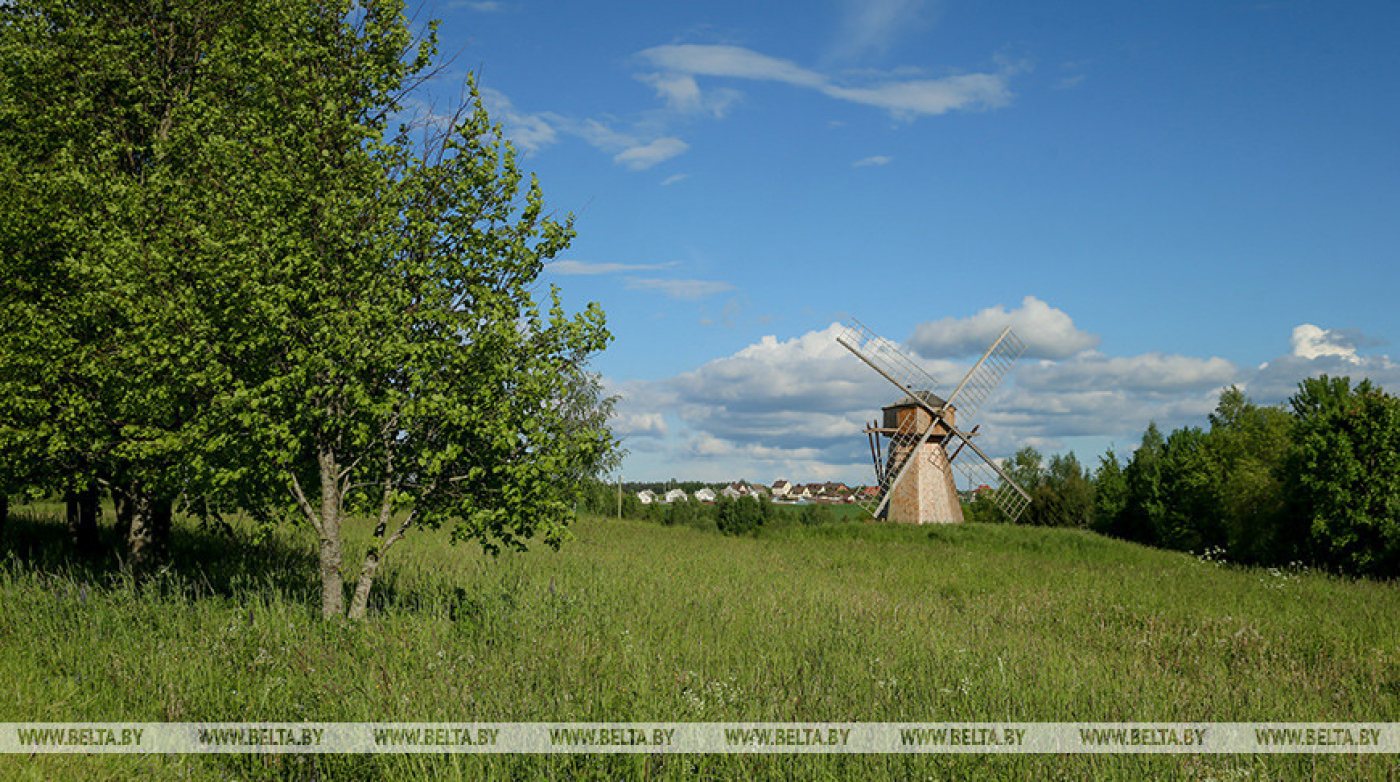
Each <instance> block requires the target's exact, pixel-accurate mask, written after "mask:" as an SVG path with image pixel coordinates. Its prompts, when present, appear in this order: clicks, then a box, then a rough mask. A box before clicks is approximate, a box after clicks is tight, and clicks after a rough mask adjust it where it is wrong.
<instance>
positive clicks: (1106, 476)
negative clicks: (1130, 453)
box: [1093, 448, 1128, 534]
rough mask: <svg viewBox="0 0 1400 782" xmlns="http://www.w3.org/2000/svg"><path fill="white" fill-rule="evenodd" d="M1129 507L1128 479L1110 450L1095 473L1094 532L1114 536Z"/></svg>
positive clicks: (1116, 455)
mask: <svg viewBox="0 0 1400 782" xmlns="http://www.w3.org/2000/svg"><path fill="white" fill-rule="evenodd" d="M1127 506H1128V479H1127V477H1126V476H1124V474H1123V466H1122V464H1120V463H1119V461H1118V454H1116V453H1114V451H1113V449H1112V448H1110V449H1109V450H1108V451H1107V452H1105V453H1104V455H1103V456H1101V457H1099V467H1098V469H1097V470H1095V471H1094V521H1093V528H1094V530H1095V531H1096V532H1100V533H1103V534H1113V533H1114V530H1115V529H1118V528H1119V525H1120V524H1122V517H1123V513H1124V511H1125V510H1126V509H1127Z"/></svg>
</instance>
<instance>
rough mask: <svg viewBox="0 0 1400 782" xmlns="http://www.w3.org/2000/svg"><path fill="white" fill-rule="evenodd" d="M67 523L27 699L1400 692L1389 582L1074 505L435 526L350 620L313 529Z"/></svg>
mask: <svg viewBox="0 0 1400 782" xmlns="http://www.w3.org/2000/svg"><path fill="white" fill-rule="evenodd" d="M57 524H58V519H56V518H49V519H45V518H29V519H26V518H24V517H21V518H19V519H17V520H15V521H14V522H13V523H12V528H11V529H10V530H7V542H6V544H5V548H3V549H0V551H3V552H5V553H4V554H0V557H3V561H2V562H0V682H4V684H3V685H0V698H3V701H0V703H3V704H4V706H3V712H0V714H3V716H2V717H0V719H3V720H4V721H39V720H44V721H70V720H101V721H119V720H121V721H166V720H168V721H216V720H230V721H231V720H239V721H242V720H276V721H303V720H304V721H345V722H358V721H454V722H467V721H474V720H482V721H604V720H606V721H707V722H708V721H715V722H720V721H738V720H764V721H827V720H831V721H843V722H851V721H855V722H884V721H996V720H1015V721H1024V722H1038V721H1166V720H1183V721H1262V720H1274V721H1333V720H1347V721H1383V722H1390V721H1397V720H1400V648H1397V644H1400V590H1397V588H1396V585H1395V584H1392V583H1375V582H1365V581H1349V580H1342V579H1337V578H1333V577H1329V576H1325V575H1320V574H1316V573H1301V574H1300V573H1295V572H1285V571H1269V570H1258V569H1236V568H1230V567H1224V566H1221V565H1218V564H1215V563H1212V562H1209V561H1203V560H1202V559H1199V558H1195V557H1191V556H1187V555H1182V554H1176V553H1170V552H1163V551H1156V550H1152V549H1147V548H1144V547H1141V546H1136V545H1132V544H1125V543H1121V542H1118V541H1112V540H1108V539H1104V538H1101V537H1098V536H1095V535H1092V534H1089V533H1084V532H1078V531H1069V530H1046V529H1029V528H1015V527H1001V526H985V525H961V526H956V527H935V528H931V529H930V528H914V527H900V526H892V525H873V524H858V523H848V524H836V525H827V526H819V527H811V528H804V527H787V528H784V529H781V530H773V531H769V532H767V533H765V535H762V536H760V537H757V538H727V537H723V536H720V535H717V534H714V533H705V532H700V531H696V530H692V529H688V528H674V527H661V526H656V525H650V524H644V523H637V522H629V521H622V522H618V521H610V520H609V521H605V520H598V519H585V520H583V521H582V522H580V523H579V524H578V525H577V526H576V527H575V530H574V531H575V540H573V541H571V542H569V543H568V544H566V545H565V547H564V548H563V550H561V551H559V552H552V551H549V550H548V549H540V550H538V551H532V552H530V553H527V554H508V555H503V556H502V557H500V558H499V559H491V558H490V557H487V556H484V555H482V554H481V553H480V552H479V551H478V550H477V549H476V548H475V547H474V546H451V545H448V544H447V542H446V535H445V534H440V533H432V532H425V533H421V534H416V535H414V536H413V537H411V538H409V539H408V540H406V541H405V543H404V545H403V547H402V548H400V549H396V550H395V551H394V552H393V553H392V554H391V556H390V558H389V559H388V560H387V564H386V570H387V573H386V575H385V577H384V578H383V579H382V581H381V584H380V588H379V590H378V591H377V593H376V595H375V598H374V600H373V602H372V613H371V617H370V619H369V620H368V621H367V622H365V623H364V624H363V625H349V624H346V623H343V622H331V623H326V622H322V621H321V620H320V619H319V618H318V604H317V600H318V589H319V587H318V585H317V584H316V583H315V582H314V581H313V580H312V579H313V577H314V565H313V559H312V544H311V540H310V538H309V537H308V536H306V535H303V534H299V533H287V534H284V535H280V536H278V537H276V538H274V539H273V540H271V541H268V542H266V543H265V544H263V545H261V546H251V545H250V544H248V543H247V542H246V540H244V539H243V538H242V536H241V533H240V534H239V535H237V536H235V537H234V538H232V539H221V538H218V537H217V536H215V535H214V534H213V533H212V532H200V531H199V530H198V529H197V528H196V527H195V526H194V525H193V524H192V523H186V524H185V525H183V526H182V528H181V529H182V531H183V534H182V535H181V536H180V537H179V540H178V541H177V543H178V545H177V556H178V557H179V559H178V560H177V561H179V562H188V563H190V564H188V565H185V566H177V568H176V569H175V570H173V571H172V572H169V573H166V574H164V575H163V576H161V577H159V578H157V579H156V581H155V582H153V583H152V584H149V585H146V586H144V587H137V586H136V585H134V584H132V583H131V582H130V581H129V580H128V579H126V578H124V577H123V576H122V575H121V573H120V570H119V569H118V568H117V567H116V563H114V562H110V561H109V562H106V563H98V564H96V565H83V564H78V563H72V562H70V561H67V560H66V559H64V558H63V557H62V556H61V555H59V554H57V553H56V552H58V551H61V548H60V547H58V545H57V542H56V541H57V538H58V537H60V536H56V535H55V534H54V532H53V531H54V530H55V529H56V528H57ZM354 532H355V533H356V534H357V535H359V536H361V539H363V536H364V535H366V534H367V530H366V529H364V528H363V527H361V526H357V527H356V528H355V530H354ZM45 535H48V536H49V537H48V538H45ZM36 540H37V541H38V542H34V541H36ZM26 541H29V542H26ZM45 541H47V542H45ZM357 545H358V544H357ZM354 559H355V558H354V557H347V562H348V563H353V562H354ZM196 562H197V563H198V564H197V565H196V564H195V563H196ZM347 567H350V565H347ZM6 767H8V769H9V770H10V771H14V772H19V773H20V774H21V775H23V774H25V773H31V774H34V775H36V778H42V777H46V776H50V775H67V774H69V773H71V774H73V775H75V776H76V775H81V776H93V775H96V776H97V777H98V778H101V777H102V776H103V775H106V776H110V777H116V778H121V777H126V776H131V775H137V776H152V775H154V776H157V777H159V776H167V777H174V778H191V777H193V778H212V779H219V778H228V777H229V776H232V777H234V778H245V777H290V778H322V779H324V778H346V779H358V778H365V777H375V776H383V777H389V778H401V777H404V776H408V777H415V776H416V777H423V778H440V777H446V778H452V777H454V776H455V777H460V778H467V779H472V778H480V777H483V776H497V777H507V778H515V777H525V778H534V777H579V776H584V777H595V776H596V777H598V778H617V777H619V776H622V777H630V776H640V775H649V776H690V775H697V774H698V775H700V776H708V777H713V778H729V777H732V776H743V777H761V778H766V777H771V778H787V777H794V776H797V777H811V776H817V777H830V778H850V777H870V776H875V777H889V778H909V777H920V778H922V777H934V778H946V777H958V776H968V775H971V776H978V777H986V776H991V777H1004V778H1022V777H1026V776H1041V777H1044V776H1051V777H1054V776H1070V777H1082V776H1099V775H1105V774H1106V775H1110V776H1123V777H1138V776H1143V775H1146V776H1156V777H1175V776H1183V777H1200V776H1215V777H1217V778H1261V777H1262V778H1276V777H1294V776H1300V775H1302V776H1308V775H1321V776H1324V777H1325V776H1339V777H1354V776H1357V775H1360V776H1362V777H1367V776H1369V777H1374V778H1386V775H1387V773H1389V772H1390V771H1391V770H1393V763H1392V762H1391V761H1390V760H1388V759H1385V758H1379V759H1377V758H1354V757H1341V758H1310V757H1306V756H1288V757H1276V758H1263V757H1249V756H1194V757H1184V758H1170V757H1157V756H1109V757H1087V756H1085V757H1075V756H1021V757H922V758H917V757H882V756H871V757H859V756H855V757H836V756H827V757H767V758H763V757H740V756H676V757H653V758H642V757H601V756H592V757H590V756H578V757H567V756H538V757H510V756H505V757H494V758H492V757H470V756H468V757H445V756H343V757H341V756H319V757H317V756H308V757H290V756H285V757H270V758H255V757H252V756H222V757H216V756H208V757H193V756H185V757H171V758H164V757H161V758H141V757H136V756H104V757H97V756H94V757H90V758H86V757H84V758H55V757H45V756H35V757H32V758H25V757H19V756H11V757H8V758H3V759H0V769H3V768H6Z"/></svg>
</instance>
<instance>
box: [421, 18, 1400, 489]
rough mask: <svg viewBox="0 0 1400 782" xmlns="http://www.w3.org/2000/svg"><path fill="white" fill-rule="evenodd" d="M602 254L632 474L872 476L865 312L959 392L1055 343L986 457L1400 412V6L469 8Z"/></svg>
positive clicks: (1022, 376)
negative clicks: (1226, 416)
mask: <svg viewBox="0 0 1400 782" xmlns="http://www.w3.org/2000/svg"><path fill="white" fill-rule="evenodd" d="M419 15H420V17H421V18H441V19H442V20H443V23H442V28H441V36H442V50H443V52H444V54H446V55H454V56H455V59H454V60H453V64H452V66H451V68H449V69H448V70H447V71H446V72H445V73H444V74H443V75H442V76H441V78H439V79H438V80H437V81H436V82H435V83H434V84H433V85H432V89H433V90H434V92H435V93H436V94H437V96H438V98H437V100H438V102H439V103H441V102H450V101H451V100H452V99H454V98H455V97H456V95H457V90H459V89H460V88H461V86H462V81H463V78H464V77H465V75H466V74H467V72H468V71H470V72H474V73H476V74H477V77H478V80H479V82H480V85H481V87H482V90H483V94H484V97H485V100H486V104H487V107H488V110H489V111H490V112H491V115H492V117H493V119H494V120H496V121H498V122H501V123H502V124H503V125H504V127H505V130H506V133H507V135H508V136H509V137H510V138H511V139H512V141H513V143H514V144H515V145H516V146H517V148H518V149H519V150H520V151H521V152H522V153H523V165H524V167H525V168H526V169H527V170H529V171H532V172H534V173H536V174H537V175H538V176H539V178H540V180H541V184H542V186H543V188H544V191H545V194H546V198H547V200H548V202H549V204H550V206H551V208H553V209H554V210H556V211H557V212H559V213H561V214H563V213H572V214H573V215H574V216H575V218H576V227H577V230H578V233H579V236H578V239H577V240H576V241H575V242H574V244H573V246H572V247H571V248H570V249H569V250H568V251H567V252H566V253H564V254H563V255H561V256H560V258H559V260H557V261H556V262H555V263H554V264H553V265H551V266H550V267H549V268H548V269H547V271H546V273H545V275H544V281H545V282H547V283H553V284H557V285H559V286H560V287H561V288H562V290H563V294H564V298H565V301H566V303H568V304H569V305H570V306H571V307H575V308H577V307H580V306H582V305H583V304H584V303H586V302H589V301H598V302H600V303H601V304H602V305H603V307H604V309H605V310H606V312H607V313H608V319H609V325H610V328H611V330H612V332H613V334H614V335H615V341H614V343H613V345H612V346H611V347H610V348H609V349H608V350H607V351H606V352H605V353H604V354H602V355H601V356H599V357H598V359H597V360H596V361H595V363H594V366H593V368H594V369H595V370H597V371H598V372H600V373H601V374H602V375H603V376H604V378H605V381H606V383H607V384H608V387H609V388H610V389H612V390H613V391H614V392H615V393H618V394H620V395H621V396H622V400H621V402H620V404H619V408H618V410H619V413H618V417H617V419H616V421H615V424H616V431H617V432H618V433H619V434H620V435H622V436H624V438H625V446H626V447H627V448H628V450H629V451H630V455H629V457H628V459H627V462H626V465H625V468H624V474H625V476H626V477H627V478H629V479H639V480H654V479H665V478H670V477H677V478H697V479H707V480H723V479H737V478H740V477H746V478H749V479H750V480H755V481H765V482H771V481H773V480H775V479H777V478H787V479H790V480H818V479H841V480H846V481H848V482H852V483H860V482H864V481H866V480H868V478H869V472H870V468H869V464H868V463H869V456H868V452H867V450H866V445H865V442H864V437H863V435H861V434H860V432H859V429H860V424H861V422H863V421H867V420H870V419H871V418H872V417H873V416H874V415H875V414H876V412H877V411H878V409H879V407H880V406H881V405H882V404H886V403H888V402H889V401H891V399H892V393H893V392H892V389H891V388H890V387H889V386H888V384H886V383H885V381H883V380H881V379H880V378H878V377H876V376H874V374H873V373H872V372H870V371H869V370H868V369H866V368H864V367H863V366H861V365H859V364H858V363H856V362H855V361H854V359H853V358H851V357H850V356H849V355H848V354H846V352H845V350H844V349H842V348H840V347H839V346H838V345H836V343H835V342H834V339H833V335H834V332H833V330H832V328H831V326H832V324H833V323H834V322H837V321H842V320H845V319H846V318H847V317H849V316H855V317H857V318H859V319H860V320H862V321H863V322H865V323H866V324H867V325H869V326H870V327H871V328H873V329H874V330H875V331H876V332H878V333H880V334H882V335H884V336H886V337H888V338H890V339H893V340H896V341H899V342H901V343H903V344H904V345H905V347H906V349H907V350H908V351H909V352H910V353H912V354H916V355H918V356H919V358H920V361H921V362H923V363H924V364H925V366H926V367H927V368H928V370H929V371H930V373H932V374H933V375H934V376H935V377H936V378H937V379H938V380H939V382H940V388H941V389H942V390H944V391H945V392H946V391H950V390H951V388H952V387H953V386H955V385H956V384H957V381H958V379H959V378H960V377H961V374H962V372H963V371H965V369H966V367H967V366H968V365H969V363H970V361H971V360H973V359H975V357H976V353H977V352H978V351H979V350H980V347H981V346H982V345H984V344H986V343H987V342H990V340H991V338H992V336H994V335H995V332H996V331H997V330H999V328H1000V327H1001V326H1002V325H1006V324H1010V325H1013V326H1014V327H1015V329H1016V331H1017V333H1018V334H1019V335H1020V336H1021V337H1022V338H1023V339H1024V340H1025V341H1026V342H1027V343H1028V344H1029V345H1030V348H1029V349H1028V351H1027V353H1026V355H1025V356H1024V357H1023V358H1022V360H1021V361H1020V362H1019V363H1018V364H1017V365H1016V367H1015V368H1014V369H1013V370H1012V372H1011V374H1010V376H1009V377H1008V378H1007V380H1006V382H1005V383H1004V384H1003V387H1002V389H1001V390H1000V391H999V393H998V394H997V395H996V396H995V397H994V398H993V399H992V400H991V401H989V402H988V403H987V405H986V406H985V407H984V408H983V410H982V411H981V413H980V415H979V418H978V422H979V423H981V424H982V431H983V432H984V435H983V437H982V440H981V445H982V447H983V448H984V449H986V450H988V451H990V452H992V453H993V454H994V455H997V456H1005V455H1009V454H1010V453H1011V452H1013V451H1014V450H1015V449H1016V448H1018V447H1020V446H1023V445H1027V444H1029V445H1034V446H1036V447H1038V448H1040V449H1041V450H1042V451H1046V452H1055V451H1063V450H1074V451H1076V452H1077V453H1078V454H1079V455H1080V457H1081V458H1082V459H1085V460H1086V461H1089V462H1090V463H1094V462H1095V460H1096V457H1097V455H1098V454H1099V453H1101V452H1102V451H1103V450H1104V448H1106V447H1108V446H1109V445H1114V446H1116V447H1117V449H1118V450H1119V451H1120V452H1122V451H1125V450H1128V449H1130V448H1131V447H1132V445H1134V444H1135V443H1136V441H1137V439H1138V438H1139V436H1140V435H1141V432H1142V430H1143V428H1145V427H1146V425H1147V423H1148V422H1149V421H1150V420H1156V421H1157V422H1158V423H1159V424H1160V425H1162V426H1164V427H1168V428H1172V427H1176V426H1182V425H1187V424H1204V422H1205V415H1206V414H1207V413H1208V412H1209V411H1210V410H1211V409H1212V408H1213V406H1214V401H1215V398H1216V396H1217V395H1218V393H1219V391H1220V389H1221V388H1222V387H1225V386H1228V385H1230V384H1239V385H1242V386H1244V387H1245V389H1246V391H1247V392H1248V393H1249V394H1250V395H1251V396H1252V397H1254V398H1255V399H1256V401H1260V402H1266V403H1275V402H1279V401H1282V400H1283V399H1285V398H1286V397H1287V395H1288V394H1289V393H1290V392H1291V390H1292V389H1293V388H1294V386H1295V385H1296V383H1297V381H1298V380H1299V379H1301V378H1302V377H1305V376H1307V375H1310V374H1319V373H1323V372H1327V373H1330V374H1350V375H1352V376H1353V377H1361V376H1369V377H1372V378H1374V379H1376V380H1377V381H1379V382H1381V383H1383V384H1385V385H1386V386H1387V387H1388V388H1389V389H1391V390H1392V391H1400V367H1397V364H1396V363H1395V362H1393V361H1392V359H1391V358H1390V357H1389V353H1390V352H1391V351H1393V350H1394V348H1393V347H1392V344H1391V343H1392V341H1393V340H1395V339H1396V338H1397V337H1400V306H1397V304H1396V299H1397V294H1398V293H1400V271H1397V269H1400V257H1397V256H1400V252H1398V251H1397V247H1400V219H1397V217H1398V216H1400V185H1398V184H1397V183H1398V182H1400V179H1398V178H1397V175H1400V143H1397V139H1400V46H1397V45H1396V41H1397V40H1400V6H1397V5H1395V4H1393V3H1366V2H1347V3H1324V2H1301V1H1300V2H1291V1H1289V0H1277V1H1275V2H1267V1H1251V2H1232V1H1230V0H1213V1H1211V2H1171V3H1122V2H1102V3H1097V2H1075V3H1042V2H974V1H972V0H946V2H934V1H932V0H928V1H924V2H920V1H919V0H866V1H865V2H848V1H846V0H810V1H809V2H800V3H797V2H764V3H753V2H743V3H737V2H708V1H707V2H701V3H683V2H668V3H656V2H591V3H563V2H543V1H542V0H493V1H489V2H454V3H445V4H443V3H440V4H438V5H437V6H428V7H425V8H423V9H422V10H421V11H420V12H419Z"/></svg>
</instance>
